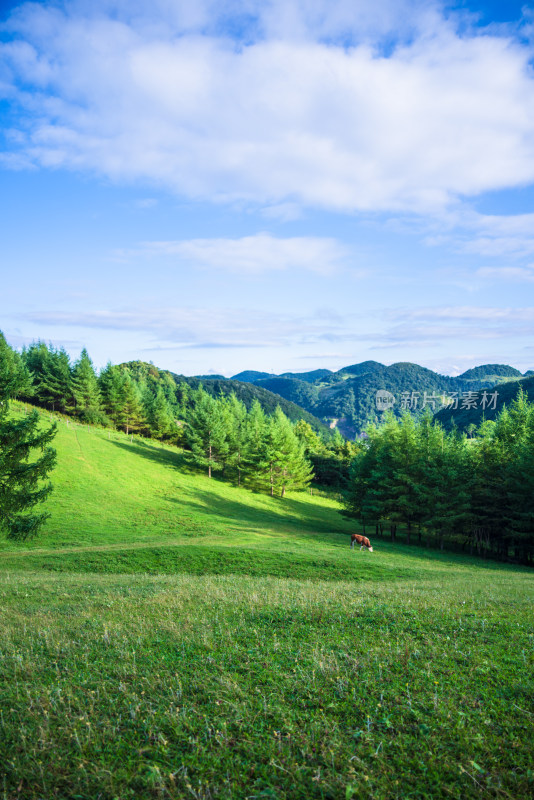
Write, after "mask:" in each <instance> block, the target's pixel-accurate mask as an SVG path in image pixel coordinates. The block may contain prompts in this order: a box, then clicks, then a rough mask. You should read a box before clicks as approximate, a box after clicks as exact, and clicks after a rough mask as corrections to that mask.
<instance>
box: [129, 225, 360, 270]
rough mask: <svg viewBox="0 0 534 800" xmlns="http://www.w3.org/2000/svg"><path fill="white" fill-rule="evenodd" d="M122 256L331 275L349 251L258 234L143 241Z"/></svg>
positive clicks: (318, 241)
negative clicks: (226, 237)
mask: <svg viewBox="0 0 534 800" xmlns="http://www.w3.org/2000/svg"><path fill="white" fill-rule="evenodd" d="M115 255H116V257H118V258H119V259H124V258H131V257H133V256H138V255H139V256H144V257H146V258H150V259H154V258H159V257H162V256H166V257H171V258H173V259H174V260H178V261H179V262H180V263H183V264H185V265H187V266H191V267H200V268H212V269H222V270H230V271H232V272H238V273H242V274H255V273H261V272H269V271H273V270H297V269H305V270H311V271H312V272H317V273H321V274H330V273H332V272H333V271H335V270H337V269H338V268H339V267H340V266H341V265H342V264H344V263H348V256H349V254H348V251H347V250H346V249H345V248H344V247H342V245H340V244H339V243H338V242H336V240H335V239H328V238H319V237H314V236H294V237H290V238H285V239H280V238H276V237H275V236H271V235H270V234H268V233H257V234H254V235H253V236H244V237H242V238H239V239H189V240H185V241H170V242H169V241H164V242H143V243H141V245H140V246H139V247H138V248H137V249H134V250H119V251H116V253H115Z"/></svg>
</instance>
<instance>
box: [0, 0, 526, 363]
mask: <svg viewBox="0 0 534 800" xmlns="http://www.w3.org/2000/svg"><path fill="white" fill-rule="evenodd" d="M0 9H1V17H0V19H1V28H0V93H1V99H0V114H1V118H2V126H1V136H0V181H1V184H0V185H1V187H2V190H1V193H0V226H1V237H2V248H1V254H0V268H1V274H2V284H1V285H2V290H1V293H0V329H2V330H3V331H4V333H5V335H6V337H7V338H8V341H10V342H11V343H12V344H13V345H14V346H17V347H20V346H21V345H22V344H24V343H29V342H30V341H32V340H33V339H36V338H41V339H44V340H46V341H51V342H53V343H54V344H56V345H64V346H65V347H66V348H67V350H68V351H69V352H70V353H71V354H72V356H73V358H75V357H77V355H78V354H79V352H80V349H81V348H82V347H83V346H86V347H87V348H88V350H89V353H90V355H91V356H92V358H93V360H94V361H95V363H96V364H97V365H99V366H102V365H104V364H105V362H106V361H107V360H108V359H111V360H112V361H113V362H115V363H117V362H120V361H125V360H131V359H137V358H142V359H144V360H147V361H148V360H152V361H154V363H155V364H157V365H158V366H161V367H163V368H168V369H171V370H173V371H175V372H181V373H184V374H200V373H209V372H217V373H219V372H221V373H223V374H226V375H231V374H234V373H236V372H238V371H240V370H241V369H260V370H267V371H275V372H282V371H287V370H292V371H299V370H309V369H315V368H317V367H328V368H330V369H339V368H340V367H342V366H344V365H347V364H351V363H355V362H359V361H363V360H366V359H375V360H377V361H382V362H384V363H393V362H395V361H414V362H417V363H420V364H423V365H425V366H428V367H430V368H432V369H437V370H438V371H440V372H443V373H448V374H457V373H458V372H461V371H463V370H465V369H467V368H469V367H471V366H473V365H475V364H481V363H493V362H499V363H511V364H513V365H514V366H517V367H519V368H520V369H521V370H523V371H524V370H526V369H531V368H534V337H533V335H532V334H533V332H534V302H533V301H534V67H533V63H534V61H533V58H534V12H533V10H532V7H531V6H530V8H529V5H528V4H527V5H524V4H521V3H516V2H506V3H505V2H497V1H494V2H475V0H473V2H468V1H467V0H465V1H463V2H456V3H440V2H433V0H410V1H409V2H408V1H405V0H381V2H379V3H377V2H376V0H374V2H370V0H359V1H358V0H330V2H326V0H262V2H259V0H225V2H221V1H218V0H200V2H197V3H195V4H191V3H190V2H185V0H153V2H151V3H147V2H144V0H70V1H67V0H63V1H61V0H56V1H55V2H46V0H45V2H40V3H20V2H12V0H11V2H3V3H0Z"/></svg>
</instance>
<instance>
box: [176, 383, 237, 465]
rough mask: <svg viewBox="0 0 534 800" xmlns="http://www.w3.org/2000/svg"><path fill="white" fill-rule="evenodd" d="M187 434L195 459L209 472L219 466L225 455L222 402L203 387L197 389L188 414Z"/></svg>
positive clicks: (226, 453) (225, 442) (225, 439)
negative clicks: (194, 402) (193, 402)
mask: <svg viewBox="0 0 534 800" xmlns="http://www.w3.org/2000/svg"><path fill="white" fill-rule="evenodd" d="M186 437H187V442H188V444H189V447H190V448H191V452H192V454H193V460H194V462H195V463H196V464H197V465H199V466H203V467H206V468H207V471H208V477H209V478H211V477H212V472H214V471H216V470H222V469H223V467H224V463H225V460H226V457H227V455H228V449H229V447H228V441H227V432H226V426H225V415H224V413H223V410H222V407H221V404H220V403H219V401H217V400H215V398H213V397H211V396H210V395H209V394H207V393H206V392H205V391H204V390H203V389H202V388H201V389H199V391H198V393H197V402H196V405H195V407H194V409H193V411H192V412H191V413H190V415H189V417H188V425H187V429H186Z"/></svg>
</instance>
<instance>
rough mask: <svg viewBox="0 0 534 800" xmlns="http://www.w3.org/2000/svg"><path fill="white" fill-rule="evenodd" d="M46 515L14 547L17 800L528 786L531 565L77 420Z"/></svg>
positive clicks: (439, 793) (2, 648)
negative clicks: (425, 545)
mask: <svg viewBox="0 0 534 800" xmlns="http://www.w3.org/2000/svg"><path fill="white" fill-rule="evenodd" d="M56 446H57V449H58V467H57V470H56V471H55V473H54V474H53V481H54V484H55V492H54V494H53V495H52V498H51V501H50V503H49V510H50V511H51V514H52V517H51V519H50V521H49V522H48V524H47V526H46V529H45V531H44V532H43V534H42V536H41V537H40V538H39V539H38V540H36V541H34V542H32V543H31V544H29V545H24V546H21V545H15V544H13V543H11V544H8V543H6V542H2V546H1V551H0V691H1V693H2V710H1V712H0V785H1V787H2V791H3V797H5V798H8V800H15V798H17V800H19V799H20V800H22V798H24V800H42V798H47V799H48V798H50V799H52V798H54V799H55V800H72V798H78V800H93V799H94V798H96V797H99V798H102V800H113V798H120V800H123V798H124V800H126V798H140V799H141V800H145V798H176V800H178V799H179V800H182V798H186V797H187V798H197V799H198V800H243V798H245V797H248V798H263V799H264V800H265V799H268V800H286V799H287V800H293V799H295V800H297V799H298V800H301V798H302V800H304V798H317V800H319V799H320V800H327V799H329V800H338V798H341V800H347V798H348V799H349V800H350V798H364V799H365V800H367V798H368V799H369V800H371V798H372V799H373V800H391V799H392V798H401V797H402V798H404V797H412V798H418V799H420V800H423V798H432V800H436V799H437V800H440V799H441V798H450V797H453V798H456V800H470V799H471V798H488V797H489V798H523V797H529V796H531V795H532V790H533V789H534V773H533V772H532V765H531V752H532V746H533V744H534V737H533V727H534V726H533V722H534V707H533V706H532V697H533V696H534V678H533V673H534V671H533V666H534V654H533V651H532V627H531V622H532V614H531V609H532V594H533V592H532V588H533V581H532V574H531V573H529V572H527V571H526V570H523V569H520V568H513V567H507V566H503V565H499V564H491V563H484V562H480V561H476V560H475V559H472V558H468V557H460V556H455V555H450V554H446V553H439V552H438V551H431V550H423V549H418V548H413V547H412V548H409V547H403V546H399V545H392V544H391V543H389V542H382V541H380V540H377V541H374V542H373V544H374V545H375V551H374V552H373V553H368V552H362V553H360V552H358V551H351V550H350V548H349V546H348V535H347V534H348V532H350V530H351V528H352V523H349V522H347V521H345V520H344V519H343V518H342V517H341V516H340V515H339V514H338V510H337V508H338V507H337V503H336V501H335V498H332V497H326V496H317V495H316V494H314V495H313V496H311V495H307V494H294V495H291V496H290V497H288V498H286V499H284V500H280V499H277V498H274V499H273V498H270V497H267V496H263V495H256V494H252V493H251V492H248V491H246V490H243V489H237V488H233V487H231V486H229V485H228V484H223V483H220V482H217V481H216V480H211V481H210V480H208V478H207V477H204V476H201V475H198V474H195V473H192V472H190V471H188V469H187V466H186V464H185V461H184V458H183V454H181V453H180V452H179V451H177V450H175V449H173V448H169V447H163V446H160V445H158V444H155V443H154V442H148V441H143V440H137V439H134V440H133V441H131V439H130V438H128V437H126V436H125V435H122V434H118V433H113V432H111V433H108V432H106V431H101V430H97V429H92V428H82V427H74V426H73V424H72V422H71V423H70V424H69V425H68V426H67V425H66V422H64V421H62V422H60V424H59V432H58V436H57V440H56Z"/></svg>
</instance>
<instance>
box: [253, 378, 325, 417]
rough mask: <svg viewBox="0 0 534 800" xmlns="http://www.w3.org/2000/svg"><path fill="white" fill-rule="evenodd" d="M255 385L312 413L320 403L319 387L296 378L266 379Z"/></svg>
mask: <svg viewBox="0 0 534 800" xmlns="http://www.w3.org/2000/svg"><path fill="white" fill-rule="evenodd" d="M255 385H256V386H261V387H262V388H263V389H267V390H268V391H270V392H275V393H276V394H279V395H280V397H285V399H286V400H290V401H291V402H292V403H297V405H299V406H302V408H305V409H307V410H308V411H310V412H312V413H313V409H315V408H316V407H317V404H318V403H319V390H318V389H317V387H316V386H313V385H312V384H310V383H306V382H305V381H300V380H297V379H295V378H283V377H281V378H266V379H264V380H261V381H257V382H256V384H255Z"/></svg>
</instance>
